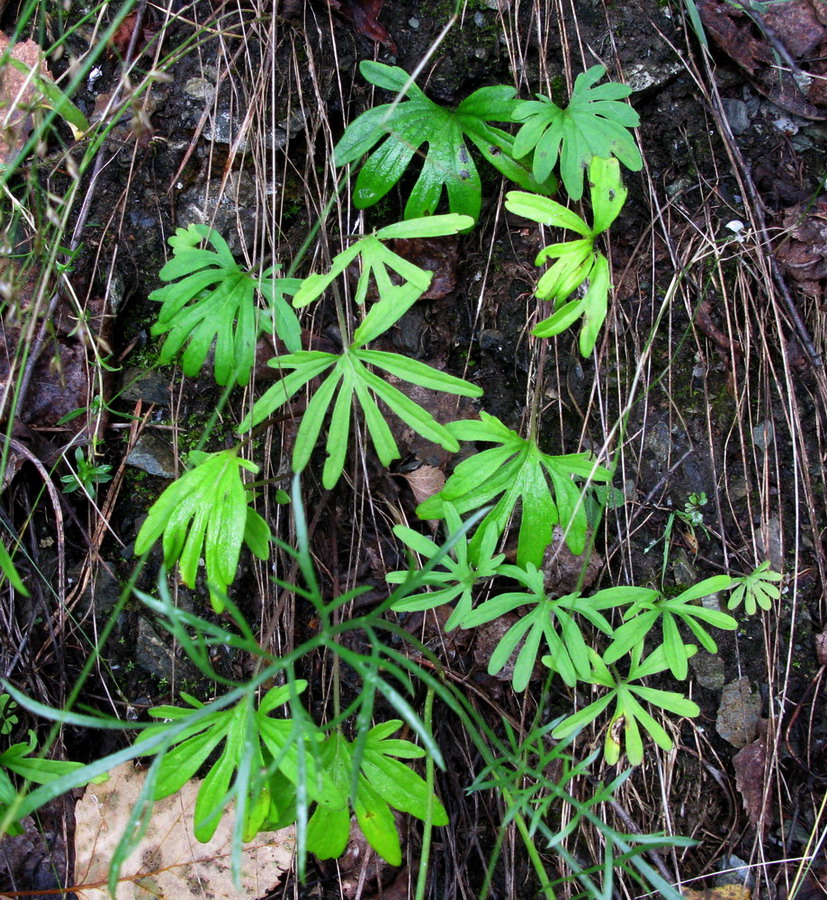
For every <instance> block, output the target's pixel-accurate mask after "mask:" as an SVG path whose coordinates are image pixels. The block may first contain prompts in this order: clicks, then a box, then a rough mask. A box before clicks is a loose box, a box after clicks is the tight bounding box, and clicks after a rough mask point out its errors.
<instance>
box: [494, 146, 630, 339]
mask: <svg viewBox="0 0 827 900" xmlns="http://www.w3.org/2000/svg"><path fill="white" fill-rule="evenodd" d="M589 185H590V188H591V200H592V216H593V219H594V225H592V226H591V227H590V226H589V225H588V224H587V223H586V222H585V221H584V220H583V219H581V218H580V216H578V215H577V213H575V212H572V211H571V210H570V209H567V208H566V207H565V206H562V205H561V204H560V203H556V202H555V201H554V200H550V199H549V198H548V197H538V196H536V195H535V194H525V193H522V192H521V191H510V192H509V193H508V194H506V198H505V206H506V209H508V210H509V211H510V212H513V213H516V214H517V215H518V216H523V217H524V218H526V219H531V220H532V221H534V222H539V223H540V224H542V225H551V226H553V227H555V228H563V229H566V230H568V231H574V232H575V233H576V234H579V235H580V238H578V239H577V240H574V241H567V242H565V243H562V244H551V245H550V246H548V247H546V248H544V249H543V250H541V251H540V253H539V254H538V256H537V259H536V260H535V261H534V264H535V265H537V266H541V265H543V263H545V262H546V261H547V260H549V259H556V260H557V262H556V263H554V265H553V266H552V267H551V268H550V269H549V270H548V271H547V272H545V273H544V274H543V275H542V276H541V278H540V280H539V282H538V283H537V290H536V291H535V293H536V296H537V297H539V298H540V299H541V300H549V301H551V302H553V303H554V305H555V311H554V314H553V315H551V316H549V318H547V319H543V321H542V322H540V323H539V324H537V325H536V326H535V327H534V330H533V331H532V334H536V335H537V336H538V337H553V336H554V335H556V334H560V333H561V332H563V331H565V330H566V329H567V328H568V327H569V326H570V325H572V324H573V323H574V322H575V321H577V319H579V318H581V317H582V319H583V325H582V328H581V330H580V353H581V354H582V355H583V356H589V355H590V354H591V352H592V350H593V349H594V345H595V342H596V340H597V335H598V332H599V331H600V328H601V326H602V325H603V322H604V321H605V319H606V311H607V308H608V296H609V287H610V281H609V262H608V260H607V259H606V257H605V256H604V255H603V253H602V252H601V251H600V250H597V249H596V248H595V240H596V239H597V237H598V235H600V234H602V233H603V232H604V231H606V230H607V229H608V228H609V226H610V225H611V224H612V222H614V220H615V219H616V218H617V216H618V214H619V213H620V210H621V209H622V208H623V204H624V203H625V201H626V188H624V187H623V182H622V181H621V180H620V166H619V165H618V163H617V160H614V159H600V158H598V157H595V158H594V159H593V160H592V161H591V164H590V166H589ZM584 282H588V288H587V289H586V291H585V293H584V294H583V296H582V297H578V298H576V299H574V300H570V301H569V302H568V303H566V302H565V301H566V300H567V299H568V297H569V296H570V295H571V294H572V293H573V292H574V291H575V289H576V288H578V287H580V285H581V284H583V283H584Z"/></svg>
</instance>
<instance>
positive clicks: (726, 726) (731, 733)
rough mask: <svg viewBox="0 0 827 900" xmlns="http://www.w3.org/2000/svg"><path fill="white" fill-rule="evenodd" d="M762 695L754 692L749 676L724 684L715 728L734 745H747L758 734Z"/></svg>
mask: <svg viewBox="0 0 827 900" xmlns="http://www.w3.org/2000/svg"><path fill="white" fill-rule="evenodd" d="M760 718H761V696H760V695H759V694H754V693H753V691H752V687H751V685H750V682H749V678H738V679H736V680H735V681H731V682H730V683H729V684H726V685H724V688H723V690H722V691H721V704H720V706H719V707H718V717H717V719H716V721H715V730H716V731H717V732H718V734H720V735H721V737H722V738H723V739H724V740H725V741H728V742H729V743H730V744H732V746H733V747H746V745H747V744H749V743H751V742H752V741H754V740H755V738H756V735H757V734H758V721H759V719H760Z"/></svg>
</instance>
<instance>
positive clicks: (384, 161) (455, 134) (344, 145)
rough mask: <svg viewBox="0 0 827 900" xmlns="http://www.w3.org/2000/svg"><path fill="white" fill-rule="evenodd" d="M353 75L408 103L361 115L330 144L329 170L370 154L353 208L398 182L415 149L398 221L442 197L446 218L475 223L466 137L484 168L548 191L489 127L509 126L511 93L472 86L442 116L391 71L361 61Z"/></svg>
mask: <svg viewBox="0 0 827 900" xmlns="http://www.w3.org/2000/svg"><path fill="white" fill-rule="evenodd" d="M359 71H360V72H361V73H362V76H363V77H364V78H365V79H366V80H367V81H369V82H370V83H371V84H375V85H377V86H378V87H382V88H385V89H386V90H391V91H395V92H396V93H398V94H404V95H405V96H407V98H408V99H407V100H406V101H402V102H399V103H395V104H384V105H382V106H376V107H374V108H373V109H369V110H368V111H367V112H365V113H363V114H362V115H361V116H359V117H358V118H357V119H356V120H355V121H353V122H351V124H350V125H349V126H348V128H347V130H346V131H345V133H344V135H343V136H342V139H341V140H340V141H339V143H338V144H337V145H336V148H335V151H334V153H335V160H336V165H337V166H343V165H346V164H347V163H351V162H355V161H356V160H358V159H359V158H360V157H361V156H363V155H364V154H366V153H370V156H369V157H368V159H367V160H366V161H365V163H364V165H363V166H362V168H361V169H360V171H359V175H358V177H357V179H356V185H355V187H354V190H353V202H354V205H355V206H356V207H357V208H359V209H365V208H366V207H368V206H372V205H373V204H374V203H377V202H378V201H379V200H381V199H382V197H384V196H385V194H387V193H388V191H389V190H390V189H391V188H392V187H393V186H394V185H395V184H396V183H397V181H399V179H400V178H401V177H402V174H403V173H404V172H405V170H406V169H407V168H408V166H409V165H410V163H411V161H412V160H413V158H414V156H415V155H417V153H418V151H419V148H420V147H421V146H422V145H423V144H427V145H428V149H427V152H426V153H425V154H424V160H423V163H422V169H421V171H420V174H419V177H418V178H417V181H416V184H415V185H414V187H413V189H412V191H411V195H410V197H409V198H408V201H407V204H406V206H405V218H406V219H413V218H417V217H419V216H429V215H433V214H434V213H435V212H436V210H437V207H438V206H439V202H440V199H441V197H442V194H443V191H446V192H447V194H448V204H449V208H450V210H451V212H455V213H463V214H465V215H469V216H471V217H472V218H473V219H476V218H477V217H478V216H479V211H480V197H481V184H480V177H479V173H478V172H477V167H476V165H475V164H474V160H473V159H472V157H471V153H470V151H469V148H468V145H467V143H466V138H467V139H468V140H470V141H471V142H472V143H473V144H474V145H475V146H476V147H477V149H478V150H479V152H480V153H481V154H482V155H483V157H484V158H485V159H486V160H487V161H488V162H489V163H491V165H493V166H494V167H495V168H496V169H498V170H499V171H500V172H502V174H503V175H505V176H506V178H509V179H511V180H512V181H514V182H516V183H517V184H519V185H520V186H521V187H524V188H526V189H528V190H534V191H540V192H541V193H546V192H547V193H551V192H552V191H553V190H554V189H555V187H556V183H554V182H553V180H552V179H551V178H548V179H544V181H545V184H543V185H541V184H540V183H539V182H537V181H536V180H535V179H534V177H533V176H532V174H531V170H530V168H529V167H528V166H524V165H522V164H520V163H518V162H516V160H515V159H514V157H513V152H512V151H513V138H512V137H511V135H510V134H508V132H506V131H503V130H502V129H501V128H497V127H495V126H494V125H491V124H490V123H491V122H510V121H511V120H512V115H513V113H514V110H515V109H516V107H517V105H518V101H517V100H515V99H514V94H515V90H514V88H513V87H509V86H507V85H493V86H490V87H484V88H480V89H479V90H477V91H474V93H473V94H471V95H470V96H469V97H466V98H465V100H463V101H462V103H460V105H459V106H458V107H457V108H456V109H455V110H450V109H445V108H444V107H442V106H438V105H437V104H436V103H434V102H433V101H431V100H429V99H428V98H427V97H426V96H425V94H423V93H422V91H421V90H420V89H419V88H418V87H417V86H416V85H415V84H414V83H413V82H411V81H410V79H409V77H408V74H407V73H406V72H405V71H403V70H402V69H400V68H398V67H396V66H386V65H383V64H382V63H377V62H370V61H368V60H365V61H363V62H362V63H361V64H360V66H359ZM409 82H410V83H409ZM377 144H379V146H378V147H376V145H377ZM374 148H376V149H374ZM371 151H372V152H371Z"/></svg>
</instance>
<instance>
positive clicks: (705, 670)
mask: <svg viewBox="0 0 827 900" xmlns="http://www.w3.org/2000/svg"><path fill="white" fill-rule="evenodd" d="M689 665H690V666H691V667H692V671H693V672H694V674H695V679H696V681H697V682H698V684H699V685H700V686H701V687H702V688H705V689H706V690H708V691H720V690H721V689H722V688H723V686H724V684H725V683H726V666H725V665H724V661H723V660H722V659H721V657H720V656H718V654H717V653H707V652H706V650H699V651H698V653H697V654H696V655H695V656H693V657H692V659H690V660H689Z"/></svg>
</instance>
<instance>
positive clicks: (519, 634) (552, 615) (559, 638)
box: [459, 563, 618, 691]
mask: <svg viewBox="0 0 827 900" xmlns="http://www.w3.org/2000/svg"><path fill="white" fill-rule="evenodd" d="M499 574H500V575H502V576H506V577H509V578H513V579H514V580H516V581H518V582H519V583H520V584H521V585H523V587H524V588H526V590H523V591H513V592H506V593H503V594H498V595H497V596H496V597H493V598H492V599H490V600H486V601H485V602H483V603H481V604H480V605H479V606H478V607H477V608H476V609H474V610H473V611H471V612H469V613H467V614H466V615H464V616H463V617H462V620H461V621H460V623H459V624H460V625H461V626H462V627H463V628H474V627H476V626H478V625H482V624H484V623H485V622H491V621H493V620H494V619H498V618H500V617H501V616H503V615H505V614H506V613H508V612H512V611H513V610H515V609H518V608H521V607H531V609H530V611H529V612H526V613H524V614H523V615H522V616H521V617H520V619H519V620H518V621H517V622H516V623H515V624H514V625H512V627H511V628H509V630H508V631H507V632H506V633H505V634H504V635H503V637H502V639H501V640H500V642H499V644H498V646H497V647H496V648H495V650H494V652H493V653H492V655H491V660H490V663H489V666H488V672H489V674H490V675H496V674H497V672H499V671H500V670H501V669H502V668H503V667H504V666H505V665H506V663H507V662H508V660H509V659H510V658H511V655H512V654H513V652H514V650H515V649H516V647H517V646H518V644H519V643H520V641H523V640H524V643H523V646H522V649H521V650H520V652H519V654H518V656H517V661H516V663H515V666H514V675H513V679H512V680H513V683H514V690H515V691H522V690H525V688H526V687H528V683H529V681H530V679H531V674H532V672H533V671H534V666H535V665H536V662H537V656H538V655H539V652H540V644H541V643H542V642H543V641H544V642H545V644H546V646H547V647H548V650H549V651H550V652H549V653H548V654H547V655H545V656H543V658H542V662H543V664H544V665H546V666H548V667H549V668H550V669H552V670H553V671H555V672H557V673H558V674H559V675H560V677H561V678H562V679H563V681H565V682H566V684H568V685H570V686H573V685H574V684H576V682H577V681H584V680H587V679H588V678H589V676H590V674H591V665H590V660H589V650H588V647H587V645H586V642H585V640H584V638H583V635H582V632H581V630H580V625H579V623H578V621H577V619H579V618H584V619H586V620H587V621H589V622H590V623H591V624H592V625H594V626H595V627H596V628H598V629H599V630H600V631H602V632H603V633H604V634H611V633H612V628H611V625H610V624H609V622H608V621H607V620H606V618H605V617H604V616H603V615H602V614H601V610H603V609H607V608H609V607H611V606H616V605H618V601H616V600H613V599H611V598H610V599H609V600H608V601H606V600H601V599H598V600H595V598H594V597H581V596H580V594H567V595H566V596H564V597H557V598H551V597H549V596H548V594H547V593H546V590H545V584H544V579H543V573H542V572H541V571H540V570H539V569H537V567H536V566H534V565H532V563H528V564H527V565H526V566H525V568H521V567H519V566H510V565H504V566H500V567H499ZM595 596H596V597H598V598H599V595H595Z"/></svg>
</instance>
